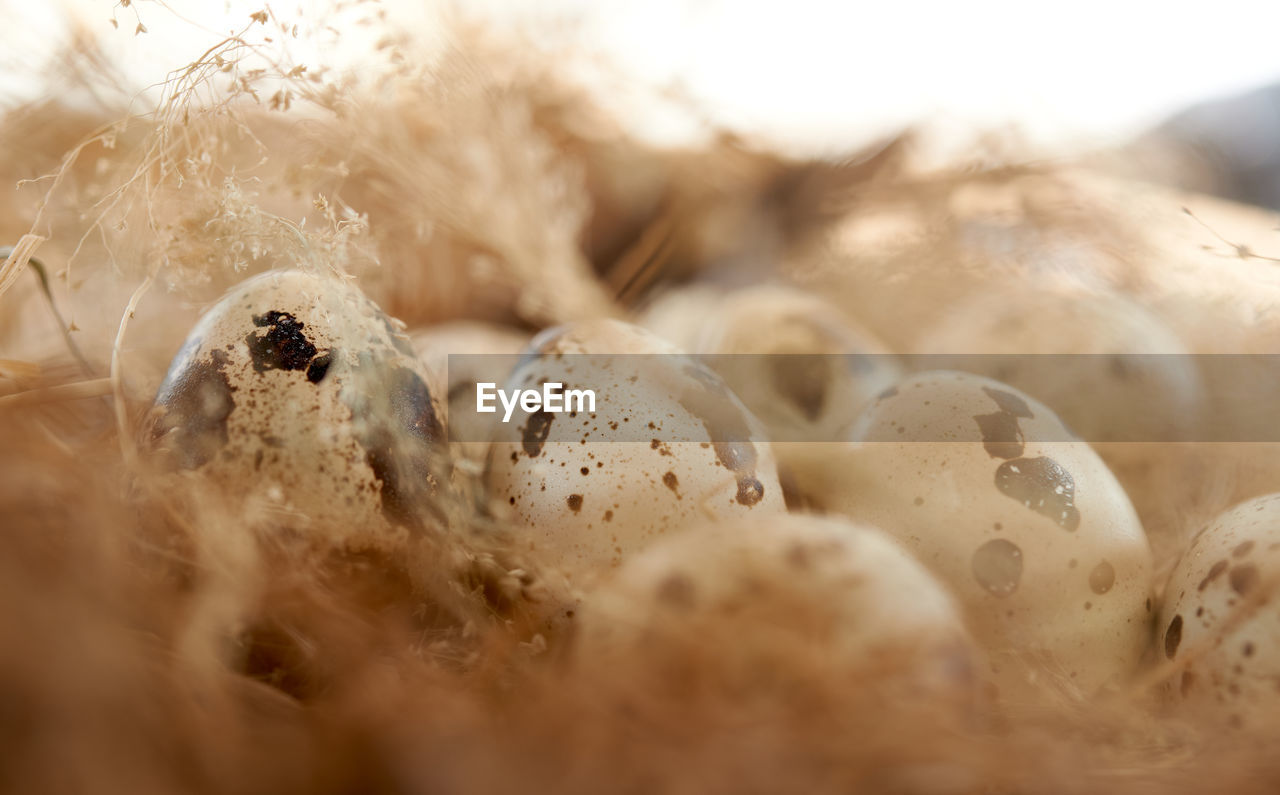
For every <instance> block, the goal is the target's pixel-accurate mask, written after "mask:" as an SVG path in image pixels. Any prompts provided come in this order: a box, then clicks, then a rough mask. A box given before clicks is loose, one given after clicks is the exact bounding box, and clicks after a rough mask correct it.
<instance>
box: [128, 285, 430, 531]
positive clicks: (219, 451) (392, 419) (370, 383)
mask: <svg viewBox="0 0 1280 795" xmlns="http://www.w3.org/2000/svg"><path fill="white" fill-rule="evenodd" d="M436 392H437V390H436V389H435V388H434V385H433V384H432V383H431V380H430V378H429V376H428V375H427V374H426V373H425V372H424V371H423V369H422V367H421V365H420V364H419V362H418V360H417V358H416V357H415V356H414V353H413V350H412V349H411V348H410V346H409V342H408V339H407V338H406V337H405V335H404V334H403V333H402V329H401V327H400V325H399V324H398V322H396V321H393V320H391V319H390V318H388V317H387V316H386V315H385V314H383V313H382V311H381V310H380V309H379V308H378V307H377V306H376V305H375V304H374V303H373V302H372V301H370V300H369V299H368V298H366V297H365V296H364V295H363V294H362V293H361V292H360V291H359V290H358V289H357V288H355V287H354V286H352V285H351V284H350V283H348V282H345V281H343V280H340V279H338V278H336V277H331V276H327V275H321V274H316V273H310V272H303V271H271V272H268V273H264V274H261V275H259V276H255V277H253V278H251V279H248V280H246V281H244V282H243V283H241V284H240V285H238V286H236V287H235V288H233V289H232V290H231V291H230V292H228V293H227V295H226V296H225V297H223V298H222V299H221V300H220V301H218V303H216V304H215V305H214V306H213V307H212V308H210V309H209V310H208V311H207V312H206V313H205V314H204V315H203V316H202V317H201V318H200V320H199V321H198V322H197V323H196V326H195V328H193V329H192V330H191V332H190V334H189V335H188V337H187V340H186V342H185V344H184V345H183V347H182V349H181V351H180V352H179V353H178V355H177V357H176V358H175V359H174V360H173V363H172V364H171V365H170V367H169V371H168V374H167V375H166V376H165V379H164V382H163V383H162V384H161V386H160V388H159V391H158V392H157V395H156V399H155V405H154V407H153V409H152V411H151V414H150V416H149V418H148V423H147V433H146V438H145V439H144V443H145V447H146V448H148V449H149V450H150V451H151V452H153V453H154V454H155V456H157V458H158V459H159V460H160V461H161V462H162V463H163V464H164V465H167V467H168V468H170V469H172V470H176V471H178V472H183V471H188V472H194V473H198V474H199V475H200V476H202V478H204V479H205V480H206V481H207V482H209V483H212V484H214V485H216V486H218V487H220V488H223V489H225V490H226V491H227V493H228V494H230V495H234V500H235V504H238V505H248V504H259V505H262V504H265V505H267V506H270V508H271V509H272V510H271V515H272V516H273V517H276V519H273V522H275V523H276V524H279V525H281V526H287V527H288V529H291V530H294V531H298V532H299V533H300V534H301V535H302V536H303V537H305V538H308V539H311V540H314V541H316V542H319V543H323V544H338V545H344V546H347V547H382V546H386V545H388V544H393V543H396V542H397V540H402V539H403V538H405V537H407V536H408V535H409V534H411V533H416V532H421V531H423V530H425V529H426V528H427V527H428V526H430V525H432V524H433V523H436V522H438V521H440V520H441V518H442V517H441V513H440V511H439V507H438V505H439V504H438V501H437V500H438V497H439V495H438V493H437V490H438V488H439V487H440V486H439V484H441V483H443V482H445V478H446V476H447V456H446V454H445V452H444V449H443V446H442V444H443V441H444V438H445V433H444V427H443V424H442V420H441V413H440V406H439V403H438V402H437V399H436V396H435V395H436Z"/></svg>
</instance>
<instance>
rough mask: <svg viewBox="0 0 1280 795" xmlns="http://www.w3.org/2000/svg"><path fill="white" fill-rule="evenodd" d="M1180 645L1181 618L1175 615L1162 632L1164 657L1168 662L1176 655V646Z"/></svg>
mask: <svg viewBox="0 0 1280 795" xmlns="http://www.w3.org/2000/svg"><path fill="white" fill-rule="evenodd" d="M1180 643H1182V616H1181V615H1176V616H1174V617H1173V620H1172V621H1170V622H1169V628H1168V629H1166V630H1165V631H1164V656H1165V657H1168V658H1169V659H1170V660H1172V659H1173V657H1174V655H1176V654H1177V653H1178V645H1179V644H1180Z"/></svg>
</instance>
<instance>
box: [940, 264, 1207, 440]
mask: <svg viewBox="0 0 1280 795" xmlns="http://www.w3.org/2000/svg"><path fill="white" fill-rule="evenodd" d="M915 352H916V353H920V354H995V355H996V356H992V357H990V358H988V357H984V356H978V357H974V358H973V359H966V360H965V361H972V362H973V363H974V364H975V365H977V367H978V370H977V372H979V373H980V374H982V375H986V376H988V377H992V378H996V379H998V380H1000V381H1003V382H1004V383H1007V384H1009V385H1010V386H1014V387H1017V388H1018V389H1021V390H1022V391H1024V392H1026V393H1028V394H1030V395H1031V396H1033V397H1034V398H1036V399H1037V400H1039V401H1041V402H1042V403H1044V404H1045V405H1047V406H1049V408H1051V409H1053V410H1054V411H1055V412H1056V413H1057V414H1058V416H1059V417H1061V418H1062V419H1063V421H1065V422H1066V424H1067V425H1068V426H1070V427H1071V429H1072V430H1073V431H1075V433H1076V435H1078V436H1080V438H1082V439H1085V440H1086V441H1090V442H1098V441H1115V440H1126V441H1135V442H1164V441H1174V440H1178V439H1185V438H1192V437H1191V434H1192V433H1193V432H1194V430H1195V429H1196V427H1197V425H1198V422H1199V419H1200V410H1201V404H1202V401H1203V388H1202V386H1201V382H1200V374H1199V372H1198V370H1197V367H1196V363H1195V361H1194V360H1193V359H1192V358H1191V357H1190V355H1189V351H1188V350H1187V348H1186V346H1185V345H1183V343H1182V341H1181V340H1180V339H1178V337H1177V336H1176V335H1175V334H1174V333H1173V331H1171V330H1170V329H1169V328H1168V327H1167V326H1166V325H1165V324H1164V322H1163V321H1161V320H1160V318H1159V317H1157V316H1156V315H1155V314H1153V313H1152V312H1150V311H1148V310H1147V309H1145V308H1144V307H1142V306H1141V305H1139V304H1138V303H1136V302H1134V301H1132V300H1129V299H1127V298H1124V297H1123V296H1120V295H1117V294H1115V293H1110V292H1104V291H1099V290H1082V289H1063V288H1056V289H1051V288H1048V287H1041V288H1039V289H1021V290H1018V291H1016V292H1013V291H1003V290H993V291H988V292H984V293H982V294H980V295H979V296H977V297H975V298H973V299H971V300H969V301H967V302H965V303H963V304H961V305H960V306H958V307H955V308H953V309H952V310H950V311H949V312H948V313H947V314H946V315H945V316H944V317H943V319H942V320H941V321H940V322H939V323H938V324H937V325H936V326H935V327H934V328H933V329H931V330H930V331H928V332H926V333H925V334H923V335H922V336H921V338H920V340H919V341H918V342H917V343H916V350H915ZM954 368H955V369H965V370H969V369H970V368H969V367H967V366H965V365H964V364H963V363H957V364H956V365H955V366H954Z"/></svg>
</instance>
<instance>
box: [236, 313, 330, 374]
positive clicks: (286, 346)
mask: <svg viewBox="0 0 1280 795" xmlns="http://www.w3.org/2000/svg"><path fill="white" fill-rule="evenodd" d="M253 325H255V326H257V327H258V328H260V329H266V332H265V333H260V332H257V331H251V332H249V334H247V335H246V336H245V338H244V342H245V345H247V346H249V358H250V360H251V361H252V362H253V369H254V370H255V371H256V372H259V373H261V372H265V371H267V370H303V369H306V368H307V366H308V365H310V364H311V360H312V359H314V358H315V355H316V346H315V345H313V344H311V340H309V339H307V335H306V334H305V333H303V328H304V327H305V324H304V323H302V322H300V321H299V320H298V319H297V318H296V317H294V316H293V315H291V314H290V313H288V312H281V311H278V310H275V309H273V310H271V311H270V312H266V313H264V314H261V315H254V316H253Z"/></svg>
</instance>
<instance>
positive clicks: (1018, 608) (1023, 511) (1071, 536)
mask: <svg viewBox="0 0 1280 795" xmlns="http://www.w3.org/2000/svg"><path fill="white" fill-rule="evenodd" d="M854 438H855V440H856V442H855V443H854V444H851V445H847V446H838V445H833V446H832V447H833V449H837V450H838V451H839V453H840V454H839V455H834V456H832V457H831V458H830V459H829V460H828V461H827V462H826V466H825V468H823V469H815V470H812V471H809V472H806V473H804V474H805V476H807V477H810V478H811V479H812V480H811V483H810V485H811V487H812V488H813V490H814V492H815V493H817V494H820V495H822V497H823V505H824V507H826V508H827V509H828V510H831V511H833V512H839V513H842V514H845V515H848V516H850V517H852V518H854V519H855V520H857V521H861V522H865V523H867V524H871V525H874V526H876V527H880V528H882V529H883V530H885V531H886V532H888V533H890V534H891V535H893V536H894V537H895V538H897V539H898V540H899V541H901V542H902V543H903V545H904V546H905V547H906V548H907V549H908V550H909V551H910V552H911V553H912V554H914V555H915V556H916V557H917V558H918V559H919V560H920V561H921V562H922V563H924V564H925V565H926V566H928V567H929V568H930V569H931V570H932V571H933V572H934V573H935V574H936V575H937V576H938V577H939V578H940V579H941V580H942V581H943V582H944V583H945V584H946V585H947V586H948V587H949V588H950V589H951V590H952V593H954V594H955V595H956V596H957V597H958V599H959V601H960V603H961V605H962V606H963V607H964V610H965V612H966V615H967V618H968V621H969V626H970V629H971V630H972V632H973V634H974V636H975V638H976V640H977V641H978V642H979V643H980V644H982V645H983V647H984V648H985V649H986V651H987V655H988V658H989V660H990V681H991V682H993V683H994V684H995V685H996V687H997V688H998V690H999V692H1000V696H1001V697H1002V698H1003V699H1004V700H1005V701H1006V702H1010V701H1012V702H1017V701H1031V702H1037V701H1042V700H1044V699H1046V698H1048V699H1056V698H1059V697H1063V698H1066V699H1075V698H1082V697H1089V696H1092V695H1094V694H1096V693H1097V692H1098V691H1100V690H1101V689H1103V688H1105V687H1108V686H1121V685H1123V683H1124V682H1125V681H1126V680H1127V679H1128V678H1129V677H1130V676H1131V675H1132V674H1133V673H1134V672H1135V670H1136V668H1137V666H1138V664H1139V662H1140V661H1141V659H1142V657H1143V654H1144V653H1145V652H1146V650H1147V648H1148V646H1149V643H1150V626H1151V622H1152V620H1153V619H1154V611H1153V605H1152V602H1151V596H1152V572H1153V564H1152V558H1151V550H1150V546H1149V545H1148V542H1147V538H1146V535H1145V533H1144V532H1143V528H1142V525H1141V523H1140V521H1139V519H1138V516H1137V514H1136V513H1135V512H1134V509H1133V506H1132V505H1131V504H1130V502H1129V499H1128V497H1127V496H1126V495H1125V493H1124V490H1123V489H1122V488H1121V487H1120V484H1119V483H1118V482H1117V481H1116V479H1115V477H1114V476H1113V475H1112V474H1111V472H1110V471H1108V469H1107V467H1106V465H1105V464H1103V462H1102V461H1101V459H1099V458H1098V456H1097V455H1096V454H1095V453H1094V452H1093V451H1092V450H1091V449H1090V448H1089V445H1087V444H1085V443H1084V442H1081V441H1079V440H1076V439H1074V437H1072V436H1071V434H1070V432H1069V431H1068V430H1067V429H1066V427H1065V426H1063V424H1062V422H1061V421H1060V420H1059V419H1058V418H1057V417H1056V416H1055V415H1054V414H1053V412H1052V411H1050V410H1049V409H1048V408H1047V407H1046V406H1044V405H1043V404H1041V403H1038V402H1036V401H1035V400H1033V399H1032V398H1030V397H1028V396H1027V395H1025V394H1023V393H1021V392H1019V391H1018V390H1016V389H1014V388H1013V387H1010V386H1008V385H1006V384H1002V383H1000V382H997V381H992V380H990V379H987V378H982V377H980V376H975V375H969V374H965V373H955V372H945V371H935V372H928V373H921V374H918V375H914V376H911V377H909V378H906V379H904V380H903V381H901V382H899V383H898V384H897V385H896V386H895V387H894V388H893V389H890V390H889V391H887V392H886V393H885V394H884V395H882V396H881V397H880V398H879V399H878V400H877V401H876V402H875V403H873V404H872V405H871V407H870V408H868V410H867V411H866V413H864V415H863V416H862V418H861V419H860V420H859V423H858V426H857V427H856V428H855V431H854Z"/></svg>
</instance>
